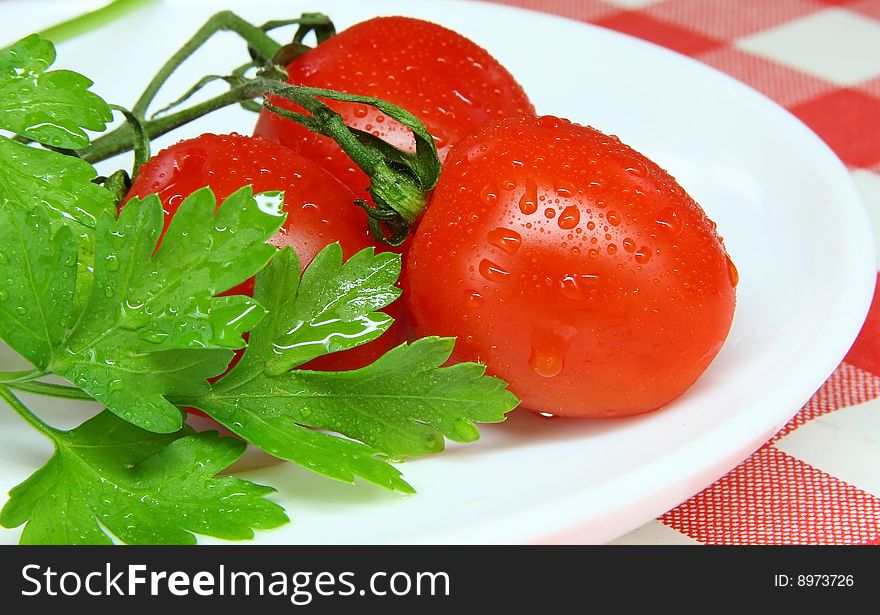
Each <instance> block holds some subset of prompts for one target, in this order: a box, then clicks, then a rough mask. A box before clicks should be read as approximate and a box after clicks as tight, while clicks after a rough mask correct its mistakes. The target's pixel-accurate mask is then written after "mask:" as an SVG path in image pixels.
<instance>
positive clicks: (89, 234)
mask: <svg viewBox="0 0 880 615" xmlns="http://www.w3.org/2000/svg"><path fill="white" fill-rule="evenodd" d="M54 57H55V51H54V48H53V47H52V45H51V43H49V42H48V41H46V40H44V39H41V38H39V37H37V36H30V37H28V38H26V39H23V40H22V41H19V42H18V43H16V44H15V45H13V46H12V47H10V48H7V49H5V50H3V51H0V99H2V100H4V103H3V106H2V107H0V130H6V131H8V132H10V133H13V134H14V135H16V136H15V137H7V136H3V135H0V238H2V241H0V340H2V341H3V342H5V343H6V344H7V345H8V346H9V347H10V348H12V349H13V350H15V351H16V352H17V353H18V354H19V355H21V356H22V357H23V358H24V359H26V360H27V361H29V362H30V363H31V365H32V366H33V368H32V369H30V370H26V371H23V372H0V398H2V400H3V401H5V402H6V405H8V406H9V408H10V409H11V410H12V411H14V412H15V413H17V414H18V415H19V416H20V417H21V418H22V419H23V420H24V421H25V422H27V423H28V424H29V425H31V426H32V427H33V428H34V429H36V430H37V431H38V432H39V433H41V434H42V435H43V436H45V437H46V438H48V439H49V440H50V441H51V442H52V444H53V446H54V454H53V455H52V457H51V458H50V459H49V460H48V462H47V463H46V465H45V466H43V467H42V468H40V469H39V470H37V471H36V472H35V473H34V474H33V475H32V476H31V477H30V478H28V479H27V480H25V481H24V482H23V483H21V484H20V485H18V486H17V487H14V488H13V489H12V491H11V492H10V499H9V501H8V502H6V504H5V506H4V507H3V509H2V511H0V524H2V525H3V526H5V527H16V526H20V525H24V530H23V531H22V537H21V541H22V542H23V543H44V544H45V543H71V544H83V543H109V542H114V541H115V542H125V543H137V544H145V543H192V542H195V540H196V535H210V536H216V537H220V538H227V539H247V538H250V537H252V536H253V532H254V530H257V529H270V528H273V527H277V526H279V525H281V524H283V523H285V522H286V521H287V516H286V514H285V512H284V511H283V509H282V508H281V507H280V506H278V505H277V504H276V503H274V502H272V501H271V500H270V499H268V498H269V496H270V495H271V494H272V492H273V490H272V489H271V488H270V487H264V486H261V485H256V484H254V483H252V482H249V481H246V480H242V479H239V478H235V477H231V476H225V475H222V473H223V472H224V471H226V470H227V469H228V468H229V467H230V465H231V464H232V463H233V462H234V461H235V460H236V459H237V458H238V457H239V456H240V455H241V454H242V452H243V451H244V449H245V447H246V445H247V443H250V444H252V445H254V446H257V447H259V448H262V449H263V450H265V451H267V452H268V453H270V454H272V455H274V456H276V457H278V458H280V459H284V460H288V461H291V462H294V463H297V464H299V465H301V466H303V467H305V468H308V469H310V470H312V471H314V472H317V473H319V474H322V475H324V476H327V477H329V478H332V479H335V480H340V481H346V482H353V481H355V480H356V479H361V480H365V481H368V482H370V483H373V484H375V485H378V486H381V487H384V488H387V489H391V490H395V491H400V492H404V493H410V492H412V491H413V488H412V487H411V486H410V485H409V484H408V483H407V482H406V481H405V480H404V479H403V477H402V475H401V473H400V470H399V469H398V468H397V467H396V466H395V465H392V463H391V462H394V461H400V460H405V459H407V458H412V457H418V456H421V455H426V454H430V453H436V452H439V451H441V450H442V449H443V448H444V446H445V442H446V440H447V439H449V440H453V441H458V442H470V441H473V440H476V439H477V438H478V437H479V432H478V429H477V426H476V425H477V423H493V422H499V421H502V420H504V417H505V414H506V413H507V412H509V411H510V410H511V409H513V408H514V407H515V406H516V404H517V400H516V398H515V397H514V396H513V395H512V394H511V393H509V392H508V391H507V390H506V383H504V382H503V381H501V380H498V379H496V378H491V377H487V376H485V375H484V367H483V366H481V365H478V364H472V363H463V364H457V365H450V366H445V365H446V363H447V361H448V359H449V357H450V354H451V351H452V348H453V343H454V341H453V340H451V339H442V338H424V339H421V340H417V341H415V342H412V343H410V344H403V345H401V346H398V347H397V348H394V349H392V350H391V351H389V352H388V353H386V354H385V355H384V356H382V357H380V358H379V359H377V360H376V361H375V362H374V363H373V364H371V365H368V366H366V367H364V368H362V369H358V370H353V371H349V372H318V371H311V370H308V369H304V368H303V366H304V365H305V364H307V363H308V362H309V361H311V360H312V359H315V358H317V357H320V356H323V355H325V354H328V353H332V352H340V351H344V350H348V349H351V348H354V347H356V346H359V345H361V344H364V343H368V342H370V341H373V340H375V339H376V338H377V337H379V336H380V335H382V334H383V332H385V331H386V330H387V329H388V327H389V326H390V325H391V323H392V318H391V317H390V316H389V315H387V314H386V313H384V312H383V311H382V310H383V309H384V308H386V307H387V306H388V305H389V304H390V303H392V302H393V301H395V300H396V299H397V298H398V297H399V295H400V290H399V289H398V288H397V287H396V285H395V283H396V281H397V278H398V276H399V275H400V257H399V256H398V255H396V254H393V253H378V254H377V253H376V252H375V251H373V250H372V249H368V250H364V251H362V252H359V253H358V254H356V255H354V256H353V257H352V258H350V259H348V260H347V261H345V260H343V257H342V251H341V249H340V247H339V246H338V245H336V244H332V245H330V246H327V247H326V248H325V249H324V250H323V251H322V252H320V253H319V254H318V256H317V257H316V258H315V259H314V260H313V262H312V263H311V264H310V265H309V266H308V267H307V268H306V269H305V271H304V272H302V274H301V273H300V263H299V262H298V260H297V257H296V254H295V253H294V252H293V251H292V250H290V249H289V248H286V249H283V250H277V249H276V248H274V247H272V246H271V245H269V244H267V243H266V240H267V239H268V238H269V237H271V236H272V235H273V234H274V233H275V232H276V231H277V230H278V228H279V227H280V226H281V224H282V222H283V220H284V214H283V194H280V193H263V194H257V195H254V194H253V193H252V191H251V189H250V188H249V187H243V188H242V189H241V190H239V191H237V192H236V193H234V194H233V195H231V196H230V197H228V198H227V199H225V200H224V202H223V203H222V204H221V205H220V207H219V208H218V207H217V203H216V199H215V197H214V195H213V193H212V192H211V191H210V189H207V188H205V189H202V190H200V191H197V192H195V193H193V194H192V195H190V196H189V197H188V198H187V199H186V200H185V201H184V203H183V204H182V205H181V206H180V208H179V210H178V212H177V214H176V215H175V216H174V218H173V220H172V221H171V223H170V225H169V226H168V228H167V229H165V227H164V219H163V212H162V208H161V204H160V202H159V200H158V198H157V197H156V196H151V197H148V198H146V199H143V200H137V199H135V200H133V201H131V202H129V203H128V204H127V205H126V206H125V207H124V208H122V209H121V210H120V211H119V212H117V210H116V207H115V197H114V196H113V194H112V193H111V192H110V191H109V190H105V189H104V188H102V187H101V186H100V185H98V184H96V183H95V182H94V181H93V180H94V179H95V177H96V175H97V174H96V172H95V170H94V169H93V168H92V167H91V165H90V164H89V163H87V162H85V161H84V160H82V159H80V158H78V157H77V156H76V155H72V154H73V152H71V151H70V150H74V149H82V148H87V147H88V146H89V144H90V137H89V131H103V130H104V129H105V128H106V126H107V124H108V122H109V121H110V120H111V111H110V107H109V106H108V105H107V104H106V103H105V102H104V101H103V100H101V99H100V98H99V97H98V96H97V95H95V94H94V93H92V92H91V91H90V90H89V88H90V86H91V82H90V81H89V80H88V79H86V78H85V77H83V76H81V75H79V74H77V73H73V72H70V71H57V70H56V71H50V70H49V67H50V65H51V64H52V62H53V60H54ZM28 142H31V144H29V143H28ZM34 142H35V143H37V144H39V145H41V146H42V147H41V146H35V145H34V144H33V143H34ZM255 275H256V284H255V292H254V297H248V296H244V295H240V294H235V292H234V289H235V287H236V286H238V285H239V284H241V283H242V282H244V281H245V280H247V279H249V278H251V277H253V276H255ZM241 349H244V351H243V354H242V356H241V357H240V360H239V361H238V362H237V363H235V364H234V365H232V360H233V356H234V352H235V351H236V350H241ZM49 375H52V376H55V377H61V378H62V379H64V380H65V381H66V382H67V383H68V384H66V385H59V384H57V383H51V382H44V381H43V380H42V379H43V377H44V376H49ZM17 389H21V390H27V391H31V392H41V393H44V394H49V395H57V396H64V397H69V398H82V399H91V400H94V401H96V402H99V403H100V404H101V405H102V406H103V407H104V408H106V409H105V410H103V411H102V412H101V413H100V414H98V415H97V416H95V417H94V418H92V419H89V420H87V421H85V422H84V423H83V424H82V425H80V426H79V427H76V428H74V429H72V430H69V431H63V430H59V429H57V428H55V427H52V426H51V425H48V424H47V423H45V422H44V421H43V420H42V419H41V418H40V417H38V416H37V415H36V414H35V413H34V412H33V411H32V410H31V409H29V408H28V407H27V406H25V404H24V403H23V402H22V401H21V400H20V399H19V398H18V397H17V396H16V393H15V391H16V390H17ZM185 407H194V408H198V409H200V410H202V411H203V412H204V413H206V414H208V415H209V416H210V417H212V418H213V419H214V420H216V421H217V422H218V423H220V424H222V425H223V426H225V427H226V428H227V429H228V430H229V431H231V432H232V433H233V434H234V435H235V436H236V437H230V436H226V437H221V436H219V435H218V434H217V433H216V432H213V431H205V432H201V433H197V432H195V431H194V430H193V429H192V428H191V427H189V426H187V425H186V424H185V422H184V417H185V413H184V412H183V411H182V408H185Z"/></svg>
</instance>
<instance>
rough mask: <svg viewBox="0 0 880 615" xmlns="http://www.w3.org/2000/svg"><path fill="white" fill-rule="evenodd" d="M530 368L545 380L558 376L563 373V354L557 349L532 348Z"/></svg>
mask: <svg viewBox="0 0 880 615" xmlns="http://www.w3.org/2000/svg"><path fill="white" fill-rule="evenodd" d="M529 366H530V367H531V368H532V369H533V370H535V373H536V374H538V375H539V376H543V377H544V378H552V377H554V376H558V375H559V372H561V371H562V353H560V352H559V351H558V350H557V349H555V348H542V347H540V346H537V347H535V348H532V354H531V356H529Z"/></svg>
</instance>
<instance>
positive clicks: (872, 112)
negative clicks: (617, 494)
mask: <svg viewBox="0 0 880 615" xmlns="http://www.w3.org/2000/svg"><path fill="white" fill-rule="evenodd" d="M494 1H495V2H497V3H499V4H508V5H514V6H519V7H523V8H529V9H533V10H538V11H543V12H547V13H553V14H556V15H560V16H563V17H568V18H572V19H578V20H581V21H585V22H589V23H592V24H595V25H598V26H602V27H604V28H610V29H612V30H617V31H619V32H623V33H626V34H629V35H632V36H636V37H639V38H642V39H646V40H648V41H651V42H653V43H656V44H659V45H663V46H664V47H668V48H670V49H673V50H675V51H678V52H680V53H683V54H685V55H688V56H691V57H693V58H695V59H697V60H699V61H701V62H704V63H706V64H708V65H709V66H713V67H715V68H717V69H719V70H721V71H723V72H726V73H728V74H730V75H732V76H733V77H735V78H737V79H739V80H741V81H743V82H745V83H747V84H748V85H750V86H752V87H753V88H755V89H757V90H759V91H761V92H763V93H764V94H766V95H767V96H769V97H770V98H772V99H773V100H775V101H776V102H778V103H779V104H780V105H782V106H783V107H785V108H786V109H788V110H789V111H791V112H792V113H793V114H794V115H796V116H797V117H799V118H800V119H801V120H803V121H804V122H805V123H806V124H807V125H808V126H810V127H811V128H812V129H813V130H814V131H815V132H816V133H817V134H818V135H819V136H820V137H822V138H823V139H824V140H825V141H826V142H827V143H828V144H829V145H830V146H831V148H832V149H833V150H834V151H835V152H836V153H837V155H838V156H839V157H840V158H841V160H843V162H844V163H845V164H846V165H847V167H848V168H849V170H850V173H851V174H852V178H853V180H854V181H855V183H856V185H857V186H858V187H859V189H860V190H861V192H862V195H863V197H864V199H865V201H866V202H867V205H868V209H869V212H870V215H871V219H872V220H873V226H874V232H875V236H877V237H880V0H494ZM878 264H880V253H878ZM687 543H691V544H700V543H702V544H866V543H868V544H880V285H878V290H877V291H876V292H875V295H874V305H873V306H872V308H871V312H870V314H869V316H868V320H867V322H866V323H865V326H864V328H863V330H862V332H861V334H860V336H859V338H858V340H857V341H856V343H855V345H854V346H853V347H852V349H851V350H850V352H849V354H848V355H847V356H846V358H845V359H844V362H843V363H842V364H841V365H840V367H838V368H837V371H835V372H834V374H833V375H832V376H831V377H830V378H829V379H828V381H827V382H825V384H824V385H823V386H822V388H821V389H819V391H818V392H817V393H816V394H815V395H814V396H813V398H812V399H811V400H810V401H809V402H808V403H807V405H806V406H804V407H803V409H802V410H801V411H800V412H799V413H798V414H797V416H795V418H793V419H792V420H791V422H790V423H789V424H788V425H786V427H785V428H783V429H782V430H781V431H780V432H779V433H778V434H776V436H774V438H773V439H772V440H771V441H770V442H768V443H767V444H766V445H765V446H764V447H763V448H761V449H760V450H759V451H758V452H756V453H755V454H754V455H752V456H751V457H749V458H748V459H747V460H746V461H745V462H743V463H742V464H741V465H740V466H739V467H737V468H735V469H734V470H733V471H731V472H730V473H729V474H727V475H726V476H725V477H723V478H722V479H720V480H719V481H718V482H716V483H715V484H713V485H712V486H710V487H709V488H708V489H706V490H705V491H703V492H702V493H699V494H698V495H695V496H694V497H692V498H691V499H690V500H688V501H687V502H685V503H684V504H681V505H680V506H678V507H677V508H674V509H672V510H670V511H669V512H667V513H666V514H664V515H663V516H661V517H660V518H659V519H657V520H656V521H654V522H652V523H649V524H647V525H645V526H643V527H641V528H639V529H638V530H636V531H634V532H632V533H630V534H628V535H626V536H624V537H622V538H620V539H618V540H616V541H615V544H687Z"/></svg>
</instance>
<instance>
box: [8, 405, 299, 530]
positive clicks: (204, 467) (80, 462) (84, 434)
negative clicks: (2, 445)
mask: <svg viewBox="0 0 880 615" xmlns="http://www.w3.org/2000/svg"><path fill="white" fill-rule="evenodd" d="M53 440H54V444H55V454H54V455H53V456H52V458H51V459H50V460H49V462H48V463H47V464H46V465H45V466H43V467H42V468H41V469H39V470H38V471H37V472H35V473H34V474H33V475H31V476H30V477H29V478H28V479H27V480H25V481H24V482H23V483H21V484H20V485H18V486H17V487H15V488H13V489H12V491H11V492H10V499H9V501H8V502H7V503H6V505H5V506H4V507H3V510H2V511H0V524H2V525H3V526H4V527H7V528H12V527H18V526H19V525H22V524H24V523H26V524H27V525H25V528H24V531H23V533H22V536H21V543H22V544H109V543H111V536H115V537H116V538H118V539H119V540H121V541H122V542H125V543H129V544H195V542H196V538H195V536H194V535H193V533H194V532H195V533H198V534H203V535H208V536H217V537H219V538H226V539H234V540H242V539H249V538H253V535H254V532H253V530H254V529H270V528H274V527H278V526H279V525H282V524H284V523H286V522H287V521H288V519H287V516H286V515H285V513H284V511H283V509H282V508H281V507H280V506H278V505H277V504H275V503H273V502H271V501H269V500H266V499H265V497H264V496H266V495H267V494H269V493H272V492H273V491H274V489H272V488H270V487H264V486H261V485H256V484H254V483H251V482H249V481H245V480H241V479H238V478H233V477H230V476H223V477H217V476H216V474H217V473H219V472H221V471H223V470H225V469H226V468H227V467H228V466H229V465H230V464H232V462H233V461H235V460H236V459H238V458H239V457H240V456H241V454H242V453H243V452H244V449H245V443H244V442H242V441H240V440H237V439H235V438H221V437H219V436H218V434H217V433H216V432H202V433H199V434H194V432H193V431H192V430H191V429H190V428H189V427H185V428H183V429H182V430H180V431H178V432H176V433H173V434H155V433H151V432H148V431H144V430H142V429H138V428H137V427H134V426H132V425H130V424H129V423H126V422H124V421H121V420H119V419H118V418H117V417H115V416H114V415H113V414H111V413H109V412H102V413H101V414H99V415H98V416H96V417H95V418H93V419H91V420H89V421H87V422H86V423H84V424H82V425H80V426H79V427H77V428H76V429H73V430H71V431H67V432H63V431H55V432H54V434H53Z"/></svg>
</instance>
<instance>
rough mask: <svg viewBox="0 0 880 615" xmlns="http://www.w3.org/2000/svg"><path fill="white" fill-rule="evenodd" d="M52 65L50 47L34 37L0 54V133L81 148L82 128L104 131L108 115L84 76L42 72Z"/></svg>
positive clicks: (83, 140)
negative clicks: (6, 132)
mask: <svg viewBox="0 0 880 615" xmlns="http://www.w3.org/2000/svg"><path fill="white" fill-rule="evenodd" d="M53 62H55V47H54V46H53V45H52V43H51V42H49V41H47V40H46V39H43V38H40V36H39V35H36V34H31V35H30V36H28V37H26V38H23V39H22V40H20V41H18V42H17V43H15V44H14V45H12V46H11V47H8V48H6V49H4V50H0V101H2V102H0V128H3V129H6V130H10V131H12V132H14V133H17V134H19V135H22V136H24V137H28V138H30V139H33V140H35V141H39V142H40V143H43V144H45V145H51V146H53V147H59V148H68V149H79V148H81V147H85V146H87V145H88V144H89V138H88V136H87V135H86V133H85V132H84V130H83V129H89V130H104V129H105V128H106V127H107V123H108V122H109V121H111V120H112V119H113V114H112V112H111V111H110V107H109V106H108V105H107V103H106V102H104V101H103V100H102V99H101V97H99V96H97V95H96V94H93V93H92V92H89V88H90V87H91V86H92V82H91V81H90V80H89V79H87V78H86V77H83V76H82V75H80V74H79V73H75V72H72V71H68V70H55V71H48V72H47V69H48V68H49V67H50V66H51V65H52V63H53Z"/></svg>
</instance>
